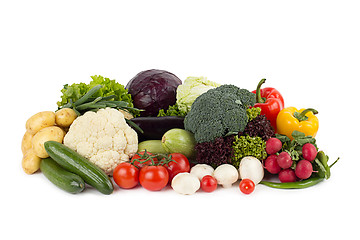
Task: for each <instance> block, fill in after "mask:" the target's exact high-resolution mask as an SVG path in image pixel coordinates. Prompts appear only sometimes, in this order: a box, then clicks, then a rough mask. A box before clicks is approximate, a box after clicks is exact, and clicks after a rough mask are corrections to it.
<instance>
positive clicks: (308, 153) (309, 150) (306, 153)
mask: <svg viewBox="0 0 360 240" xmlns="http://www.w3.org/2000/svg"><path fill="white" fill-rule="evenodd" d="M302 155H303V158H304V159H305V160H308V161H313V160H314V159H315V158H316V155H317V150H316V147H315V146H314V145H313V144H311V143H305V144H304V146H303V147H302Z"/></svg>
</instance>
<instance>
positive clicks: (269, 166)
mask: <svg viewBox="0 0 360 240" xmlns="http://www.w3.org/2000/svg"><path fill="white" fill-rule="evenodd" d="M265 169H266V170H267V171H268V172H269V173H272V174H278V173H279V172H280V171H281V167H280V166H279V164H278V162H277V156H276V155H275V154H272V155H270V156H268V157H267V158H266V160H265Z"/></svg>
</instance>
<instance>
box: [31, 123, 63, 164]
mask: <svg viewBox="0 0 360 240" xmlns="http://www.w3.org/2000/svg"><path fill="white" fill-rule="evenodd" d="M64 136H65V131H64V130H62V129H61V128H60V127H57V126H51V127H46V128H43V129H41V130H40V131H39V132H37V133H36V134H35V135H34V137H33V139H32V146H33V150H34V153H35V154H36V156H38V157H40V158H47V157H49V154H48V153H47V152H46V150H45V147H44V143H45V142H47V141H56V142H60V143H62V141H63V139H64Z"/></svg>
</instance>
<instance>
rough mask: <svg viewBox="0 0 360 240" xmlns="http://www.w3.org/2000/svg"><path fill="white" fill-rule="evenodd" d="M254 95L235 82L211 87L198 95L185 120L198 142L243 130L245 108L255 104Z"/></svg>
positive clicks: (246, 119)
mask: <svg viewBox="0 0 360 240" xmlns="http://www.w3.org/2000/svg"><path fill="white" fill-rule="evenodd" d="M255 102H256V100H255V94H254V93H251V92H249V91H248V90H246V89H240V88H238V87H236V86H234V85H222V86H220V87H217V88H214V89H210V90H208V91H207V92H205V93H203V94H201V95H200V96H199V97H197V98H196V100H195V101H194V103H193V104H192V105H191V110H190V112H189V113H188V114H187V116H186V117H185V120H184V126H185V129H186V130H188V131H190V132H193V133H194V137H195V140H196V142H198V143H201V142H210V141H213V140H214V139H215V138H217V137H224V136H226V135H229V134H236V133H238V132H242V131H243V130H244V129H245V126H246V124H247V122H248V116H247V113H246V109H247V108H248V107H250V106H253V105H254V104H255Z"/></svg>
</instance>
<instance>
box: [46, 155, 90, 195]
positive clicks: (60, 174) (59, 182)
mask: <svg viewBox="0 0 360 240" xmlns="http://www.w3.org/2000/svg"><path fill="white" fill-rule="evenodd" d="M40 170H41V172H42V173H43V174H44V175H45V177H46V178H47V179H49V180H50V182H52V183H53V184H55V185H56V186H57V187H59V188H61V189H62V190H65V191H66V192H69V193H79V192H82V191H83V190H84V188H85V182H84V180H83V179H82V178H81V177H79V176H78V175H76V174H74V173H71V172H68V171H66V170H65V169H64V168H62V167H61V166H60V165H59V164H57V163H56V162H55V161H54V160H52V159H51V158H44V159H42V160H41V163H40Z"/></svg>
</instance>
